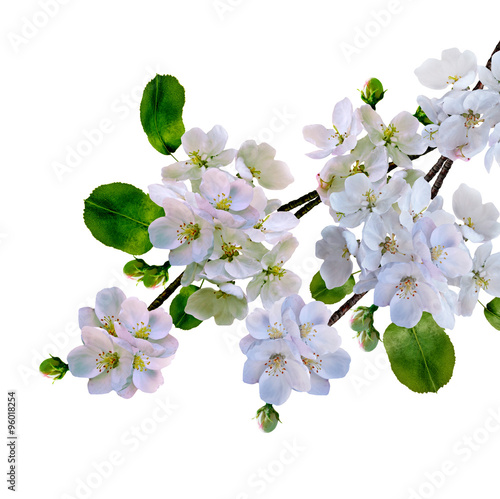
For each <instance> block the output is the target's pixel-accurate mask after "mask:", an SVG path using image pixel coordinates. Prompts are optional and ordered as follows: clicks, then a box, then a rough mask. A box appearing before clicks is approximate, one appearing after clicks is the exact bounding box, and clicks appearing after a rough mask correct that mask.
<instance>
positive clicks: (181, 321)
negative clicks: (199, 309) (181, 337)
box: [170, 284, 203, 329]
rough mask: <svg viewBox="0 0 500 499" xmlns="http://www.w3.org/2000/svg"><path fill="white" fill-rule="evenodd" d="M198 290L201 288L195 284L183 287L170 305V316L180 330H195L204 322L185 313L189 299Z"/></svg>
mask: <svg viewBox="0 0 500 499" xmlns="http://www.w3.org/2000/svg"><path fill="white" fill-rule="evenodd" d="M198 289H200V288H199V287H198V286H195V285H193V284H191V285H190V286H186V287H183V288H181V290H180V291H179V294H178V295H177V296H176V297H175V298H174V299H173V300H172V303H171V304H170V315H171V316H172V321H173V322H174V326H175V327H177V328H179V329H193V328H195V327H197V326H199V325H200V324H201V323H202V322H203V321H200V320H199V319H197V318H196V317H193V316H192V315H189V314H186V312H185V311H184V310H185V308H186V304H187V301H188V298H189V297H190V296H191V295H192V294H193V293H194V292H195V291H197V290H198Z"/></svg>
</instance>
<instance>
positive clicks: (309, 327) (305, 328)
mask: <svg viewBox="0 0 500 499" xmlns="http://www.w3.org/2000/svg"><path fill="white" fill-rule="evenodd" d="M313 326H314V322H306V323H305V324H301V325H300V326H299V328H300V337H301V339H303V340H305V341H311V338H309V335H311V337H312V338H314V337H315V336H316V334H315V333H317V331H316V329H313Z"/></svg>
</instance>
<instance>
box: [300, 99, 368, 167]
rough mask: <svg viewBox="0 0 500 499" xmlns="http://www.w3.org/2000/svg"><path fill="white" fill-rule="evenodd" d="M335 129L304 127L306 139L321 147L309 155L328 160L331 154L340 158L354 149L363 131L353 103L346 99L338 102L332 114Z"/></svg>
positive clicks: (314, 126)
mask: <svg viewBox="0 0 500 499" xmlns="http://www.w3.org/2000/svg"><path fill="white" fill-rule="evenodd" d="M332 123H333V128H330V129H327V128H325V127H324V126H323V125H308V126H306V127H304V129H303V134H304V139H305V140H307V141H308V142H310V143H311V144H314V145H315V146H317V147H319V150H318V151H314V152H311V153H308V154H307V156H309V157H310V158H313V159H322V158H326V157H327V156H329V155H330V154H332V155H334V156H340V155H342V154H344V153H346V152H348V151H350V150H351V149H354V147H355V146H356V142H357V138H356V137H357V136H358V135H359V134H360V133H361V131H362V130H363V127H362V126H361V121H360V119H359V116H358V114H357V113H356V112H353V109H352V104H351V101H350V100H349V99H348V98H347V97H346V98H345V99H343V100H341V101H340V102H337V104H336V105H335V108H334V109H333V114H332Z"/></svg>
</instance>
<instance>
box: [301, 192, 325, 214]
mask: <svg viewBox="0 0 500 499" xmlns="http://www.w3.org/2000/svg"><path fill="white" fill-rule="evenodd" d="M318 204H321V199H320V197H319V195H318V197H317V198H316V199H313V200H312V201H309V203H307V204H306V205H305V206H302V208H301V209H300V210H298V211H297V213H295V216H296V217H297V218H302V217H303V216H304V215H305V214H306V213H309V212H310V211H311V210H312V209H313V208H314V207H315V206H317V205H318Z"/></svg>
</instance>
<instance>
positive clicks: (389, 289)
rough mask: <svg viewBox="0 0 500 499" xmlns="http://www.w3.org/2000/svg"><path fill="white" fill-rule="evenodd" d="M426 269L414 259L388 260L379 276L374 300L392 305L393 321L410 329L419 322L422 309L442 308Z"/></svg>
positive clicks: (436, 309)
mask: <svg viewBox="0 0 500 499" xmlns="http://www.w3.org/2000/svg"><path fill="white" fill-rule="evenodd" d="M420 267H421V266H420ZM423 270H425V269H421V268H419V266H417V264H416V263H414V262H409V263H389V264H387V265H386V266H385V267H383V268H382V270H381V271H380V273H379V275H378V283H377V285H376V286H375V294H374V297H373V303H374V304H375V305H378V306H379V307H386V306H387V305H390V307H391V310H390V311H391V320H392V322H394V324H396V325H398V326H401V327H406V328H411V327H413V326H415V325H416V324H417V323H418V322H419V321H420V318H421V317H422V312H429V313H431V314H434V313H439V312H440V311H441V304H440V301H439V297H438V293H437V291H436V289H435V288H434V287H433V286H431V285H430V284H429V282H428V280H427V278H426V277H425V276H424V274H423V273H422V271H423Z"/></svg>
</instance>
